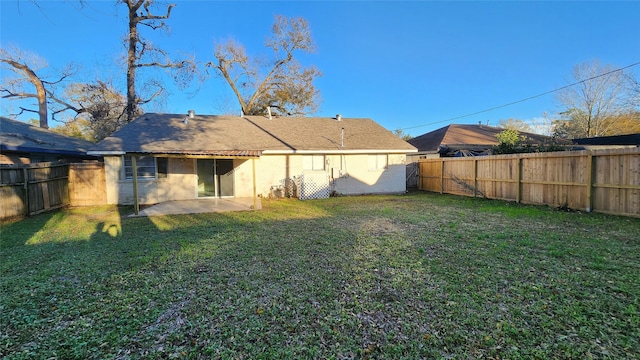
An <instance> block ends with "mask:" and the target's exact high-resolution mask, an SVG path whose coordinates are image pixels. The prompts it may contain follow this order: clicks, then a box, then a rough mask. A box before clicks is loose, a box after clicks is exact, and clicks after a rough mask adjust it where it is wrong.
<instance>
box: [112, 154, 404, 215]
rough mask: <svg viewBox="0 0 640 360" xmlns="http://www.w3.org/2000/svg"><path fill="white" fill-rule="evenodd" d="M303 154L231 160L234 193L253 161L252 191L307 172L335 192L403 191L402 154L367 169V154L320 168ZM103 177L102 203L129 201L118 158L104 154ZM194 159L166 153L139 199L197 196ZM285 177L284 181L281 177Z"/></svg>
mask: <svg viewBox="0 0 640 360" xmlns="http://www.w3.org/2000/svg"><path fill="white" fill-rule="evenodd" d="M303 156H304V155H263V156H261V157H260V158H258V159H255V160H254V159H248V160H247V159H235V160H234V162H233V164H234V173H233V176H234V193H235V197H252V196H253V176H254V175H253V174H254V172H253V166H254V162H255V175H256V194H257V195H259V196H263V197H268V196H269V195H270V194H271V193H272V192H273V191H274V189H277V188H281V189H284V187H285V186H286V185H289V186H293V187H294V190H293V191H294V193H295V194H296V195H299V192H298V189H297V188H296V185H292V184H295V183H296V181H297V180H299V178H300V177H301V176H302V175H303V174H304V173H307V172H311V173H326V174H328V175H329V178H330V179H331V182H330V184H331V190H332V191H335V192H336V193H338V194H344V195H358V194H378V193H380V194H381V193H404V192H405V191H406V179H405V176H406V170H405V160H406V156H405V154H389V155H387V168H386V169H384V170H370V169H369V165H368V164H369V162H368V156H369V155H368V154H348V155H326V156H325V169H324V170H323V171H308V170H303V166H302V159H303ZM104 161H105V170H106V177H107V202H108V203H109V204H120V205H131V204H133V203H134V201H133V180H120V179H121V178H122V177H123V176H122V171H123V170H122V157H121V156H105V158H104ZM195 164H196V159H192V158H169V162H168V174H167V177H166V178H164V179H163V178H160V179H139V180H138V195H139V202H140V204H156V203H159V202H163V201H169V200H187V199H196V198H197V175H196V166H195ZM287 179H289V180H287ZM291 180H294V181H291Z"/></svg>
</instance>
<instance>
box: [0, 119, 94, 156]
mask: <svg viewBox="0 0 640 360" xmlns="http://www.w3.org/2000/svg"><path fill="white" fill-rule="evenodd" d="M0 145H1V147H2V150H11V151H25V152H46V153H58V154H69V155H86V151H87V150H88V149H89V148H90V147H92V146H94V145H95V144H94V143H92V142H90V141H86V140H82V139H77V138H73V137H70V136H65V135H62V134H59V133H57V132H54V131H51V130H47V129H43V128H40V127H36V126H31V125H29V124H27V123H25V122H22V121H17V120H12V119H9V118H5V117H0Z"/></svg>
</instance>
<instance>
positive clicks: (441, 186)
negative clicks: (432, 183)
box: [440, 159, 444, 194]
mask: <svg viewBox="0 0 640 360" xmlns="http://www.w3.org/2000/svg"><path fill="white" fill-rule="evenodd" d="M440 194H444V159H440Z"/></svg>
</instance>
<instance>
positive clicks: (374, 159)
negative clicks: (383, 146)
mask: <svg viewBox="0 0 640 360" xmlns="http://www.w3.org/2000/svg"><path fill="white" fill-rule="evenodd" d="M386 168H387V154H376V155H369V170H384V169H386Z"/></svg>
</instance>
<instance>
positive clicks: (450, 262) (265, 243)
mask: <svg viewBox="0 0 640 360" xmlns="http://www.w3.org/2000/svg"><path fill="white" fill-rule="evenodd" d="M130 211H131V209H129V208H115V207H93V208H81V209H69V210H62V211H58V212H54V213H48V214H42V215H39V216H36V217H33V218H29V219H26V220H23V221H20V222H16V223H10V224H4V225H2V226H1V227H0V231H1V243H0V251H1V253H0V254H1V256H2V259H1V260H2V261H1V262H0V271H1V280H0V281H1V282H0V284H1V296H2V298H1V301H0V312H1V317H0V356H2V357H3V358H6V359H53V358H58V359H137V358H145V359H160V358H163V359H164V358H189V359H197V358H216V359H274V358H278V359H282V358H291V359H307V358H321V359H354V358H358V359H381V358H386V359H402V358H404V359H417V358H426V359H450V358H456V359H469V358H487V359H498V358H500V359H551V358H556V359H588V358H603V359H606V358H610V359H632V358H638V356H639V354H640V275H639V274H640V239H639V238H640V236H639V234H640V219H634V218H625V217H616V216H608V215H603V214H585V213H579V212H561V211H556V210H555V209H552V208H548V207H534V206H526V205H518V204H514V203H507V202H502V201H490V200H483V199H471V198H464V197H455V196H449V195H440V194H431V193H411V194H408V195H403V196H362V197H338V198H331V199H327V200H316V201H298V200H281V201H268V200H265V201H263V210H262V211H258V212H238V213H223V214H194V215H174V216H164V217H152V218H130V217H127V216H126V215H127V214H129V213H130Z"/></svg>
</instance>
